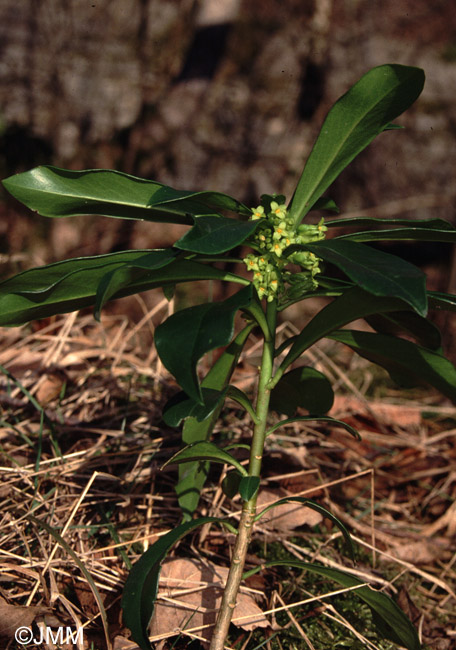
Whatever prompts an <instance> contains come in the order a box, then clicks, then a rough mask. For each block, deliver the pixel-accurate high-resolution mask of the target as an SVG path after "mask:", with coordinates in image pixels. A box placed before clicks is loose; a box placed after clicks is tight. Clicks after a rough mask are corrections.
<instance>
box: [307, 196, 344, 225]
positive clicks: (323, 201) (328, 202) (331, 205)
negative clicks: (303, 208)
mask: <svg viewBox="0 0 456 650" xmlns="http://www.w3.org/2000/svg"><path fill="white" fill-rule="evenodd" d="M310 209H311V210H328V211H329V212H340V210H339V208H338V207H337V205H336V203H335V201H333V200H332V199H330V198H328V197H326V196H322V197H321V198H319V199H317V200H316V201H315V203H314V204H313V206H312V207H311V208H310ZM325 223H326V222H325Z"/></svg>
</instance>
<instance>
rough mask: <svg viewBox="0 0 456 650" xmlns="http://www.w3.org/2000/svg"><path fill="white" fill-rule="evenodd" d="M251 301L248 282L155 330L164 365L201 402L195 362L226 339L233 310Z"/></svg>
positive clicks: (177, 314)
mask: <svg viewBox="0 0 456 650" xmlns="http://www.w3.org/2000/svg"><path fill="white" fill-rule="evenodd" d="M210 268H212V267H210ZM251 300H252V286H251V285H250V284H249V286H247V287H245V288H244V289H241V290H240V291H238V292H237V293H236V294H234V295H233V296H231V297H230V298H228V299H227V300H224V301H223V302H214V303H206V304H204V305H197V306H195V307H189V308H188V309H182V310H181V311H178V312H176V313H175V314H173V315H172V316H170V317H169V318H168V319H167V320H166V321H165V322H164V323H161V324H160V325H159V326H158V327H157V329H156V330H155V347H156V349H157V352H158V354H159V356H160V358H161V360H162V362H163V364H164V366H165V367H166V368H167V369H168V370H169V371H170V372H171V374H173V375H174V377H175V378H176V379H177V381H178V383H179V384H180V386H181V387H182V389H183V390H184V391H185V392H186V393H187V395H188V396H189V397H190V398H192V399H194V400H196V401H198V402H199V403H201V404H202V403H203V399H202V395H201V388H200V385H199V382H198V377H197V373H196V366H197V363H198V361H199V360H200V359H201V357H202V356H203V355H204V354H206V352H209V351H210V350H213V349H215V348H219V347H221V346H223V345H227V343H229V342H230V340H231V338H232V336H233V328H234V317H235V315H236V312H237V311H238V310H239V309H241V308H242V307H245V306H246V305H248V304H249V302H250V301H251Z"/></svg>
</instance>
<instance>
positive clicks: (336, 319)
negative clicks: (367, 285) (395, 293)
mask: <svg viewBox="0 0 456 650" xmlns="http://www.w3.org/2000/svg"><path fill="white" fill-rule="evenodd" d="M403 307H404V303H403V302H402V301H401V300H398V299H397V298H385V297H381V296H374V295H373V294H372V293H369V292H367V291H364V290H363V289H361V288H360V287H352V288H351V289H348V290H347V291H345V292H344V293H343V294H342V295H341V296H339V297H338V298H336V299H335V300H333V301H332V302H331V303H329V305H327V306H326V307H324V308H323V309H322V310H321V311H319V312H318V313H317V314H316V315H315V316H314V317H313V318H312V320H311V321H310V322H309V323H308V324H307V325H306V326H305V327H304V329H303V330H302V332H301V333H300V334H298V336H297V337H295V339H294V342H293V345H292V346H291V349H290V351H289V352H288V354H287V355H286V357H285V358H284V360H283V361H282V363H281V364H280V372H283V371H284V370H285V369H286V368H288V366H289V365H290V364H292V363H293V362H294V361H296V359H298V358H299V357H300V356H301V354H302V353H303V352H304V351H305V350H307V348H309V347H310V346H311V345H313V344H314V343H316V342H317V341H319V340H320V339H321V338H323V337H324V336H326V334H329V333H330V332H332V331H334V330H336V329H339V328H340V327H343V326H344V325H347V324H348V323H351V322H352V321H354V320H357V319H358V318H365V317H366V316H369V315H370V314H376V313H384V312H389V311H398V310H400V309H401V308H403ZM279 375H280V373H279Z"/></svg>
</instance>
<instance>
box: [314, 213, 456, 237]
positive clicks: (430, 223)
mask: <svg viewBox="0 0 456 650" xmlns="http://www.w3.org/2000/svg"><path fill="white" fill-rule="evenodd" d="M325 226H327V227H328V228H359V227H361V226H373V227H374V228H378V226H406V227H407V228H410V229H417V230H422V229H425V230H437V231H440V230H447V231H448V232H449V233H450V234H451V232H452V231H454V230H456V229H455V227H454V226H453V225H452V224H451V223H450V222H449V221H445V219H380V218H378V217H339V218H338V219H329V220H327V219H325ZM341 237H342V236H341Z"/></svg>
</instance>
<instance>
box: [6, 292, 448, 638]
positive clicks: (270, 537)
mask: <svg viewBox="0 0 456 650" xmlns="http://www.w3.org/2000/svg"><path fill="white" fill-rule="evenodd" d="M164 310H166V304H165V303H160V305H158V306H157V307H156V308H155V309H154V310H152V311H151V312H148V313H146V314H145V316H144V319H143V320H142V322H141V324H140V325H139V326H136V327H134V326H133V325H131V324H129V323H128V322H127V320H126V319H123V318H120V317H116V316H105V317H104V320H103V325H98V324H96V323H94V322H93V320H92V317H91V316H87V317H84V316H78V317H76V316H74V315H69V316H67V317H62V318H60V319H56V320H53V321H51V322H49V323H41V324H40V329H37V330H35V331H31V330H30V329H29V328H26V329H21V330H3V331H2V333H1V339H0V365H1V366H2V368H3V369H4V370H5V371H7V372H6V373H5V372H2V374H1V376H0V381H1V384H0V406H1V409H2V415H1V422H0V451H1V461H0V465H1V467H0V475H1V484H0V494H1V497H2V509H1V513H0V539H1V545H0V566H1V577H0V596H1V598H0V631H1V630H2V625H3V632H4V634H5V635H7V630H6V628H7V627H8V626H9V632H11V629H12V628H13V627H19V626H20V625H26V626H30V627H32V625H33V626H42V627H43V626H50V627H58V626H65V627H71V628H73V629H79V628H81V627H82V628H83V629H84V635H83V643H82V642H80V643H79V647H80V648H82V647H85V648H93V650H102V649H103V648H109V647H114V648H115V649H116V650H121V649H122V648H125V649H127V648H133V647H135V646H134V644H132V643H131V642H129V641H128V631H127V630H126V629H125V628H124V626H123V625H122V621H121V614H120V597H121V590H122V585H123V583H124V581H125V578H126V576H127V573H128V566H129V563H130V562H133V561H134V560H135V558H136V557H138V555H139V554H140V553H141V552H142V551H143V550H144V549H146V548H148V546H149V545H150V544H151V543H153V541H154V540H156V539H157V537H158V536H159V535H161V534H163V533H164V532H166V531H167V530H169V529H171V528H173V527H174V526H175V525H176V524H177V523H178V522H179V517H180V516H179V508H178V504H177V501H176V498H175V495H174V491H173V482H174V481H175V469H174V468H172V467H171V468H168V467H167V468H165V470H164V471H160V467H161V465H162V463H163V462H164V461H165V459H166V458H168V457H169V455H170V454H171V453H172V452H173V451H174V450H176V449H177V448H178V445H179V435H178V433H177V432H175V431H172V430H169V429H167V428H166V427H165V426H164V425H163V423H162V422H161V419H160V412H161V406H162V405H163V403H164V401H166V399H167V398H168V396H169V395H170V394H172V392H173V391H174V386H173V383H172V381H171V379H170V378H169V377H168V376H167V375H166V373H165V372H163V369H162V367H161V366H160V363H159V360H158V359H157V357H156V356H155V354H154V352H153V348H152V351H151V352H150V353H147V354H145V353H144V349H145V348H146V349H149V348H148V345H149V344H148V343H146V345H145V342H148V341H150V336H151V333H152V332H153V323H154V321H155V322H159V321H160V319H161V318H162V317H163V314H164ZM283 327H284V328H285V327H289V326H288V325H286V324H285V325H283ZM337 350H338V351H337V352H336V347H335V344H332V343H328V344H325V346H316V347H314V348H312V350H311V353H309V358H308V360H309V361H310V362H311V363H313V364H314V365H315V366H316V367H317V368H319V369H321V370H323V371H324V372H325V373H326V374H327V375H328V376H330V377H331V379H332V381H333V383H334V384H335V387H336V389H338V390H339V391H340V393H341V394H342V397H339V398H338V399H337V400H336V404H335V406H334V409H333V411H332V412H331V414H332V415H334V416H335V417H338V418H340V419H344V420H345V421H347V422H348V423H349V424H352V425H353V426H355V427H356V428H357V429H358V430H359V431H360V433H361V435H362V441H361V442H358V441H356V440H354V439H352V438H350V437H349V436H348V434H346V433H345V432H343V431H342V430H337V429H336V430H333V431H331V432H330V433H329V432H328V431H324V430H323V429H318V428H315V427H311V426H302V425H301V424H300V425H298V424H294V425H291V426H289V427H288V428H286V429H282V430H278V431H276V432H275V433H274V434H273V435H271V436H270V441H269V444H268V453H267V456H266V459H265V466H264V472H265V473H264V482H263V485H264V486H265V487H268V488H269V489H272V490H277V491H278V490H281V491H283V490H286V491H287V492H288V493H292V494H294V495H305V496H312V497H313V498H315V499H317V500H318V501H319V502H321V503H322V504H323V505H325V506H326V507H328V508H329V509H331V510H332V511H333V512H334V513H335V514H336V515H337V516H338V517H339V518H340V519H341V520H342V521H344V523H346V524H347V525H348V527H349V528H350V530H351V531H352V533H353V535H354V539H355V540H356V541H357V542H358V545H359V548H360V549H361V553H360V558H359V561H358V564H357V566H356V567H354V568H353V567H351V566H350V563H349V561H348V560H347V559H346V558H344V557H343V555H342V554H341V553H339V552H338V551H337V549H335V548H334V545H333V544H331V545H330V544H329V540H331V541H334V540H337V538H338V536H339V535H338V533H337V532H336V529H326V530H321V531H320V530H319V529H308V528H307V529H306V528H305V527H304V528H297V529H293V525H291V527H290V526H289V527H288V528H287V529H281V528H280V526H279V527H278V528H275V529H271V528H267V527H266V526H265V527H263V528H261V525H260V528H259V529H258V531H257V536H256V539H257V540H258V542H257V545H256V546H254V548H253V550H252V555H251V556H250V557H249V560H248V562H249V565H250V566H253V565H254V564H255V563H259V562H260V561H261V559H260V555H261V552H260V549H263V550H264V549H266V550H268V551H271V550H273V549H274V548H275V544H276V542H277V541H280V542H281V543H282V544H283V546H284V547H285V549H286V550H287V552H288V553H290V554H292V555H294V556H296V557H298V558H300V559H306V560H308V559H309V557H310V558H315V559H318V560H319V561H321V562H323V563H325V564H327V565H330V566H339V567H340V566H346V567H347V568H349V569H350V570H351V571H352V572H354V573H357V574H358V575H360V576H361V577H362V578H363V579H366V580H369V582H372V583H373V584H374V585H375V586H377V587H378V588H383V589H386V590H387V591H388V592H389V593H393V594H395V595H396V596H398V597H399V602H400V604H401V606H402V607H403V608H405V609H406V611H407V613H408V614H409V616H410V617H411V618H412V619H413V620H414V622H415V624H416V625H417V627H418V629H419V633H420V635H421V638H422V640H423V641H424V642H425V643H427V644H428V645H429V647H431V648H433V649H434V648H436V649H438V650H450V649H451V648H453V647H455V644H456V615H455V611H456V595H455V591H456V540H455V537H456V509H455V495H456V419H455V417H454V411H453V409H452V407H451V406H450V405H449V403H447V402H446V401H444V400H441V399H440V398H439V397H438V396H436V395H435V394H434V393H432V394H431V393H419V394H418V393H415V394H413V399H412V398H408V401H407V402H405V401H404V398H403V397H401V396H400V394H399V393H397V394H395V393H394V392H393V391H392V390H391V389H389V388H387V387H385V385H384V384H383V383H382V381H380V380H379V378H378V376H377V374H376V372H375V371H374V370H373V369H372V368H371V367H370V366H368V365H367V364H366V363H364V362H361V361H359V360H356V359H355V358H354V357H352V355H351V354H348V353H345V352H340V349H339V348H337ZM257 354H258V350H257V348H256V346H255V344H252V346H251V347H250V348H249V350H248V351H247V352H246V355H245V357H244V359H243V363H242V365H241V368H240V372H239V376H238V380H239V385H241V386H242V387H243V389H244V390H249V389H252V388H253V379H254V376H255V364H256V363H257ZM336 354H337V356H335V355H336ZM366 395H368V396H369V397H366ZM219 433H220V435H221V436H224V437H228V436H233V437H234V438H235V439H236V440H240V441H243V442H246V441H247V440H248V426H247V422H246V421H244V419H243V415H242V414H241V413H239V411H234V410H227V412H226V414H225V416H224V420H223V421H222V422H221V424H220V427H219ZM323 433H324V434H325V435H323ZM211 477H212V478H213V481H212V483H211V484H208V487H206V488H205V490H204V494H203V495H202V501H201V506H200V512H201V513H202V514H223V515H231V516H233V517H236V513H237V512H238V510H239V502H236V501H234V502H233V503H232V502H230V501H229V500H228V499H226V498H225V497H224V495H223V493H222V491H221V489H220V481H221V478H222V477H221V476H220V469H216V468H214V471H213V474H212V475H211ZM328 533H329V534H328ZM228 541H229V540H227V537H226V534H224V533H221V532H220V530H217V529H212V528H211V529H209V530H208V529H206V528H203V529H201V531H200V532H199V533H197V534H195V536H194V537H193V538H192V539H189V540H187V541H186V542H185V543H183V544H181V545H180V546H178V547H177V548H176V550H175V556H176V557H179V556H188V557H205V558H207V559H210V560H212V561H214V562H216V563H218V564H219V565H225V566H226V565H227V562H228ZM336 547H337V544H336ZM274 576H275V574H274V573H271V574H269V575H266V576H265V577H263V578H261V579H260V578H258V581H259V582H256V583H255V581H253V582H252V583H251V584H250V585H249V586H250V588H251V589H253V591H254V592H259V593H261V594H262V595H263V599H262V600H260V601H259V602H260V603H261V607H262V609H263V610H264V611H268V612H269V614H268V616H269V617H270V620H271V622H272V629H274V625H276V626H278V625H280V626H282V627H283V626H286V625H287V624H288V626H289V628H293V630H294V631H295V633H296V638H297V639H298V641H299V640H300V643H301V645H299V646H298V641H296V648H298V647H299V648H303V649H304V648H313V647H317V646H314V645H313V642H312V639H311V638H310V636H309V634H308V630H307V628H306V625H307V622H308V619H309V616H311V615H312V611H314V614H317V613H318V614H319V620H322V621H323V623H322V624H324V625H328V621H330V620H334V619H337V621H338V623H337V624H338V625H344V626H346V627H348V628H350V627H351V623H350V622H349V621H348V620H347V619H346V618H344V617H343V616H342V614H341V613H340V612H337V611H335V610H334V607H333V605H331V604H330V600H328V599H326V598H325V599H323V600H321V601H319V600H318V599H316V598H315V596H314V595H312V594H310V595H305V594H306V593H307V592H306V589H307V586H306V585H304V586H303V585H301V591H299V590H298V589H296V590H295V591H294V592H293V593H292V595H291V600H288V599H287V598H288V596H289V593H285V592H286V590H285V591H284V590H283V589H282V586H283V585H282V584H281V581H283V578H277V576H276V577H274ZM298 582H299V580H298ZM327 591H330V588H328V589H327ZM257 595H258V594H257ZM285 596H286V597H285ZM293 599H294V600H293ZM303 600H306V601H307V606H308V607H309V606H310V607H311V614H309V609H306V610H305V611H306V612H307V613H306V614H305V618H303V617H302V616H301V615H300V612H301V609H300V608H299V607H293V604H296V602H297V601H303ZM309 603H310V605H309ZM312 607H313V608H314V610H312ZM280 611H285V612H286V613H287V614H286V616H287V619H286V620H287V621H288V623H287V622H285V620H282V619H280V623H277V620H278V618H277V617H278V616H279V613H280ZM1 614H3V620H2V615H1ZM15 616H16V618H15ZM7 619H8V620H7ZM34 629H35V631H36V629H37V628H36V627H34ZM188 632H189V634H188V637H190V638H192V637H193V638H200V636H201V630H198V629H195V630H193V631H188ZM267 634H271V640H270V641H268V642H267V644H266V646H265V647H269V648H272V647H273V645H272V638H273V637H274V643H276V642H277V639H280V636H274V634H275V633H274V634H273V633H271V632H268V633H267ZM171 636H173V633H172V631H171V630H170V631H169V632H168V633H167V634H162V635H161V637H162V638H163V637H165V641H162V642H158V641H157V647H163V645H164V644H165V645H166V637H171ZM250 636H251V632H248V631H245V630H241V631H240V632H239V637H238V638H237V639H234V640H232V644H233V646H234V645H235V644H236V643H237V645H236V648H238V649H240V648H241V647H242V648H247V645H248V643H249V639H250ZM264 638H266V637H264ZM80 641H82V640H81V639H80ZM160 643H161V645H160ZM180 643H182V641H181V642H180ZM279 643H280V642H279ZM361 643H363V644H364V645H362V646H360V647H377V646H376V645H375V643H372V642H371V641H369V640H367V639H365V638H362V640H361ZM48 645H49V647H52V643H51V644H48ZM4 647H5V648H8V647H11V648H14V647H16V646H15V645H14V641H13V640H11V639H10V640H8V639H7V641H6V645H5V646H4ZM17 647H20V646H17ZM27 647H28V648H35V647H37V648H39V647H41V648H43V647H46V644H41V645H38V644H37V645H33V644H29V645H28V646H27ZM63 647H64V646H63ZM180 647H183V646H180ZM249 647H252V648H253V647H254V645H250V646H249ZM274 647H275V646H274ZM353 647H355V646H353ZM321 648H323V647H322V646H321Z"/></svg>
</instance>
